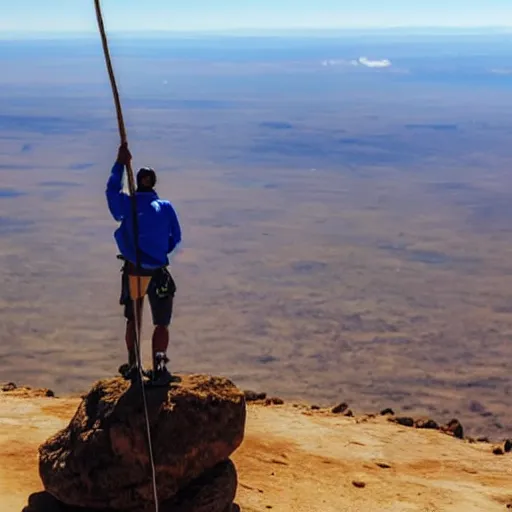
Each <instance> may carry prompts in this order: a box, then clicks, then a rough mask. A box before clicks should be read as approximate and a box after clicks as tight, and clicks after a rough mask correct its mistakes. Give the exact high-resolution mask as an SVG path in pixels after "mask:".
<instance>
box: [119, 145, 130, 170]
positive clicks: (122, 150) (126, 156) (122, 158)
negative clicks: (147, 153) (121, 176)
mask: <svg viewBox="0 0 512 512" xmlns="http://www.w3.org/2000/svg"><path fill="white" fill-rule="evenodd" d="M131 159H132V154H131V153H130V150H129V149H128V144H127V143H126V142H125V143H124V144H121V145H120V146H119V151H118V152H117V162H118V163H120V164H122V165H128V164H129V163H130V161H131Z"/></svg>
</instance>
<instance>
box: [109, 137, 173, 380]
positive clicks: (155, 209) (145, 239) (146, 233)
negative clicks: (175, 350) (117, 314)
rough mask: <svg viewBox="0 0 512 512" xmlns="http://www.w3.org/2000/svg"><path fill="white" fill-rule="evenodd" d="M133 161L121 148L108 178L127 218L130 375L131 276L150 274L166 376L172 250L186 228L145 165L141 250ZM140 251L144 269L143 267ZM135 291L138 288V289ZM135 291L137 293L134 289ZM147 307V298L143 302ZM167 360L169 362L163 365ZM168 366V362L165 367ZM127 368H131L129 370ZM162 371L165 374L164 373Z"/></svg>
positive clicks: (157, 348) (123, 235)
mask: <svg viewBox="0 0 512 512" xmlns="http://www.w3.org/2000/svg"><path fill="white" fill-rule="evenodd" d="M130 160H131V155H130V152H129V151H128V148H127V147H126V146H121V147H120V148H119V153H118V157H117V160H116V162H115V164H114V166H113V167H112V171H111V174H110V177H109V179H108V182H107V190H106V197H107V203H108V208H109V210H110V213H111V214H112V216H113V217H114V219H115V220H117V221H118V222H121V225H120V226H119V228H118V229H117V230H116V231H115V234H114V237H115V240H116V242H117V246H118V249H119V251H120V253H121V257H122V258H123V259H124V260H125V261H126V264H125V266H124V268H123V279H122V290H121V304H122V305H124V306H125V317H126V319H127V325H126V345H127V348H128V366H129V368H128V369H127V372H126V373H127V374H128V375H129V376H130V377H133V373H134V370H135V363H136V357H135V336H136V333H135V321H134V308H133V301H132V298H131V295H130V289H129V276H130V275H134V274H137V273H138V274H142V275H146V276H149V277H150V278H151V279H150V282H149V286H148V289H147V295H148V298H149V301H150V305H151V311H152V315H153V324H154V326H155V330H154V332H153V376H154V377H155V376H156V377H157V378H158V377H159V376H158V375H156V374H157V373H158V372H159V371H160V373H161V374H162V375H163V376H164V378H165V377H166V375H168V372H166V369H165V362H166V361H167V356H166V354H165V353H166V350H167V346H168V341H169V333H168V326H169V324H170V322H171V316H172V306H173V298H174V294H175V291H176V284H175V282H174V280H173V278H172V276H171V274H170V273H169V271H168V270H167V266H168V265H169V254H170V253H172V252H173V251H174V249H175V248H176V246H177V245H178V244H179V243H180V242H181V227H180V224H179V221H178V217H177V215H176V212H175V210H174V207H173V206H172V204H171V203H170V202H169V201H167V200H162V199H160V198H159V197H158V194H157V193H156V192H155V190H154V186H155V184H156V174H155V172H154V171H153V170H152V169H149V168H142V169H140V170H139V172H138V173H137V191H136V194H135V203H136V207H137V208H136V209H137V230H138V237H137V242H138V249H139V252H138V255H137V245H136V243H135V229H134V218H133V203H132V198H131V197H130V196H129V195H127V194H125V193H124V192H123V190H122V189H123V184H122V180H123V171H124V167H125V165H127V163H128V162H129V161H130ZM137 256H139V259H140V260H139V261H138V263H140V268H137V266H136V263H137ZM132 292H133V291H132ZM132 295H133V293H132ZM139 307H140V312H139V314H140V313H141V312H142V302H141V303H140V305H139ZM162 360H163V363H162V364H160V363H161V362H162ZM162 365H163V367H162ZM125 370H126V369H125ZM162 375H160V377H161V376H162Z"/></svg>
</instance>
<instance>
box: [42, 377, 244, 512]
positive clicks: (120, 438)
mask: <svg viewBox="0 0 512 512" xmlns="http://www.w3.org/2000/svg"><path fill="white" fill-rule="evenodd" d="M146 396H147V405H148V412H149V422H150V426H151V435H152V446H153V453H154V458H155V467H156V480H157V489H158V496H159V501H160V503H161V504H162V507H165V508H162V510H169V511H171V510H172V511H180V512H185V511H187V512H206V511H207V510H208V511H211V512H216V511H217V510H218V511H219V512H223V511H224V510H225V509H226V508H227V507H229V506H230V504H231V502H232V500H233V498H234V495H235V491H236V481H237V477H236V471H235V468H234V466H233V464H232V463H231V462H230V461H229V457H230V455H231V454H232V453H233V452H234V451H235V450H236V449H237V448H238V446H239V445H240V444H241V442H242V440H243V434H244V427H245V399H244V394H243V393H242V392H241V391H239V390H238V389H237V388H236V387H235V386H234V385H233V384H232V383H231V382H230V381H229V380H227V379H223V378H216V377H207V376H201V375H191V376H183V377H182V380H181V382H180V383H178V384H172V385H171V386H170V387H165V388H156V387H146ZM143 410H144V409H143V402H142V394H141V390H140V388H139V387H138V386H137V385H131V384H130V383H129V382H126V381H124V380H122V379H120V378H114V379H108V380H103V381H100V382H98V383H97V384H96V385H95V386H94V387H93V388H92V390H91V391H90V392H89V393H88V394H87V395H86V396H85V397H84V398H83V401H82V403H81V404H80V406H79V408H78V410H77V412H76V414H75V416H74V417H73V419H72V420H71V422H70V424H69V425H68V427H67V428H65V429H64V430H62V431H60V432H58V433H57V434H56V435H55V436H53V437H52V438H50V439H49V440H48V441H46V443H44V444H43V445H42V446H41V447H40V449H39V455H40V459H39V461H40V463H39V470H40V475H41V479H42V481H43V484H44V486H45V489H46V490H47V491H48V492H49V493H50V494H52V495H53V496H54V497H55V498H57V499H58V500H60V501H61V502H63V503H65V504H66V505H69V506H80V507H89V508H96V509H112V510H126V511H128V510H131V511H135V510H137V511H145V510H147V511H149V510H154V505H153V491H152V483H151V467H150V463H149V456H148V446H147V437H146V423H145V417H144V414H143Z"/></svg>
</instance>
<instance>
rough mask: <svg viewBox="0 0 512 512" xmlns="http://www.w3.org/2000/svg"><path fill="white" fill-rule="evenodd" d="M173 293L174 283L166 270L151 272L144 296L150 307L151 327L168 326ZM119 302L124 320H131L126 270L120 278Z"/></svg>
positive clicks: (131, 312)
mask: <svg viewBox="0 0 512 512" xmlns="http://www.w3.org/2000/svg"><path fill="white" fill-rule="evenodd" d="M146 275H147V274H146ZM175 293H176V283H175V282H174V279H173V278H172V276H171V274H170V272H169V271H168V270H167V268H161V269H158V270H155V271H152V272H151V280H150V282H149V285H148V289H147V293H146V296H147V297H148V300H149V305H150V307H151V315H152V317H153V325H164V326H166V327H167V326H169V325H170V323H171V318H172V308H173V302H174V295H175ZM119 302H120V304H121V305H122V306H124V316H125V318H126V319H127V320H133V319H134V314H133V313H134V310H133V301H132V299H131V297H130V285H129V281H128V272H127V270H126V269H123V274H122V278H121V298H120V301H119Z"/></svg>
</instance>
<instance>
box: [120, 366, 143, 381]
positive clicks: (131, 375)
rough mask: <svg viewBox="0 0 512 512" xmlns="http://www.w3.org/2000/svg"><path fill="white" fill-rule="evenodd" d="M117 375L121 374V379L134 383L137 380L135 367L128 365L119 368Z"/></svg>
mask: <svg viewBox="0 0 512 512" xmlns="http://www.w3.org/2000/svg"><path fill="white" fill-rule="evenodd" d="M119 373H120V374H121V376H122V377H123V379H125V380H129V381H131V382H134V381H135V380H137V376H138V373H139V371H138V369H137V366H136V365H130V364H129V363H125V364H122V365H121V366H120V367H119Z"/></svg>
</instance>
